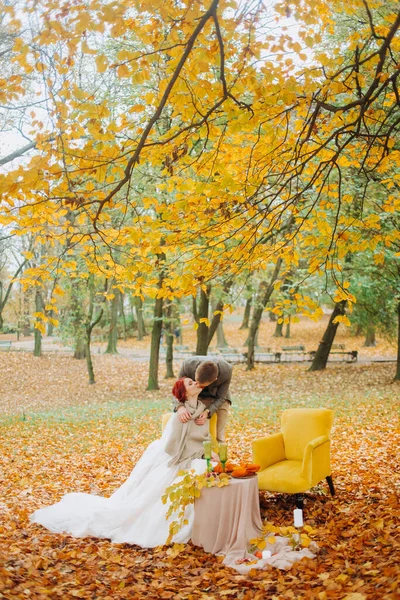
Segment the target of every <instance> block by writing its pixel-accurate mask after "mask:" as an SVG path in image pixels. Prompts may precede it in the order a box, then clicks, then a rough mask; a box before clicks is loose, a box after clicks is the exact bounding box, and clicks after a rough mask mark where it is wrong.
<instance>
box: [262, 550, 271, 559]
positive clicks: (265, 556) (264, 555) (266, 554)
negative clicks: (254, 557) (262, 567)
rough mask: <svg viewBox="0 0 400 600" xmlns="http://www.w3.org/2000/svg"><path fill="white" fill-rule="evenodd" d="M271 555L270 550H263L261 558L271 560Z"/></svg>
mask: <svg viewBox="0 0 400 600" xmlns="http://www.w3.org/2000/svg"><path fill="white" fill-rule="evenodd" d="M271 556H272V554H271V550H263V551H262V558H271Z"/></svg>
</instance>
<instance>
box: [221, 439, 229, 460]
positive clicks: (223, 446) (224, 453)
mask: <svg viewBox="0 0 400 600" xmlns="http://www.w3.org/2000/svg"><path fill="white" fill-rule="evenodd" d="M227 458H228V446H227V445H226V444H223V443H221V444H220V445H219V460H220V461H221V462H222V463H224V462H226V459H227Z"/></svg>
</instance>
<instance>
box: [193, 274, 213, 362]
mask: <svg viewBox="0 0 400 600" xmlns="http://www.w3.org/2000/svg"><path fill="white" fill-rule="evenodd" d="M210 291H211V285H208V286H206V289H205V290H203V288H201V290H200V302H199V307H198V325H199V326H198V328H197V345H196V354H197V355H201V356H205V355H206V354H207V351H208V345H209V339H208V338H209V333H208V325H207V324H206V323H204V321H203V322H200V321H201V319H208V309H209V304H210Z"/></svg>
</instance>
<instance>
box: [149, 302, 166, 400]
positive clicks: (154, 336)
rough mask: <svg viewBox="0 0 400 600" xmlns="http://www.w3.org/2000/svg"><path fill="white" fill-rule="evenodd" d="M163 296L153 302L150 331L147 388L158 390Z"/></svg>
mask: <svg viewBox="0 0 400 600" xmlns="http://www.w3.org/2000/svg"><path fill="white" fill-rule="evenodd" d="M162 315H163V298H156V301H155V303H154V321H153V329H152V331H151V346H150V364H149V378H148V382H147V389H148V390H158V389H159V386H158V364H159V358H160V342H161V332H162V321H163V319H162Z"/></svg>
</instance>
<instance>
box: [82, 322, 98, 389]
mask: <svg viewBox="0 0 400 600" xmlns="http://www.w3.org/2000/svg"><path fill="white" fill-rule="evenodd" d="M91 338H92V331H88V334H87V338H86V342H85V350H84V353H85V356H86V367H87V372H88V375H89V384H90V385H93V384H94V383H96V380H95V377H94V368H93V361H92V353H91V351H90V341H91Z"/></svg>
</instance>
